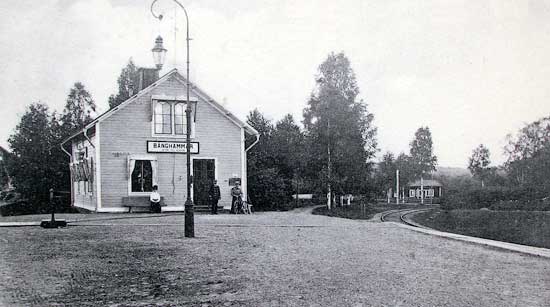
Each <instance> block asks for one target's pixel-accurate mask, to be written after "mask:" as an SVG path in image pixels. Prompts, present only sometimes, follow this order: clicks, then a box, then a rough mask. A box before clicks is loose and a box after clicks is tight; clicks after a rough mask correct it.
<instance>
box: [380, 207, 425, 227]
mask: <svg viewBox="0 0 550 307" xmlns="http://www.w3.org/2000/svg"><path fill="white" fill-rule="evenodd" d="M426 210H429V209H403V210H391V211H386V212H383V213H382V214H381V215H380V221H382V222H396V223H401V224H406V225H409V226H413V227H418V225H416V224H413V223H410V222H408V221H407V219H406V218H405V217H406V216H407V215H409V214H413V213H417V212H422V211H426Z"/></svg>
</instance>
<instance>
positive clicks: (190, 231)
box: [151, 0, 195, 238]
mask: <svg viewBox="0 0 550 307" xmlns="http://www.w3.org/2000/svg"><path fill="white" fill-rule="evenodd" d="M157 1H158V0H153V3H151V14H153V16H154V17H155V18H158V19H159V20H162V15H157V14H155V12H154V11H153V6H154V5H155V3H156V2H157ZM172 1H174V2H175V3H176V4H177V5H178V6H179V7H180V8H181V9H182V10H183V12H184V13H185V23H186V26H187V32H186V38H185V41H186V43H187V61H186V63H187V75H186V77H185V81H186V90H187V101H186V103H185V120H186V122H187V125H186V126H187V131H186V136H185V147H186V158H187V199H186V201H185V226H184V228H185V236H186V237H188V238H193V237H195V218H194V213H193V211H194V208H193V200H192V199H191V102H190V101H189V89H190V88H191V85H190V84H189V40H190V39H189V17H188V16H187V11H186V10H185V7H183V5H181V3H179V2H178V1H177V0H172ZM159 38H160V37H158V38H157V39H156V41H155V48H153V56H155V55H162V56H159V57H158V60H159V62H155V64H156V65H157V68H158V67H159V65H160V67H162V64H164V63H163V62H160V60H162V61H164V55H166V49H164V47H162V38H160V42H159ZM157 43H159V45H158V47H159V48H157ZM155 52H158V53H155ZM155 61H156V59H155Z"/></svg>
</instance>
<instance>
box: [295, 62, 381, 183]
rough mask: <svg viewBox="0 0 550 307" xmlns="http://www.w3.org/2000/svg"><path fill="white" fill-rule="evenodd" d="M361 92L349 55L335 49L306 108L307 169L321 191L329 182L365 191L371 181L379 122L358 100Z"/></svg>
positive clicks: (323, 66) (319, 74)
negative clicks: (369, 176)
mask: <svg viewBox="0 0 550 307" xmlns="http://www.w3.org/2000/svg"><path fill="white" fill-rule="evenodd" d="M358 94H359V88H358V86H357V82H356V79H355V74H354V72H353V70H352V68H351V65H350V62H349V60H348V58H347V57H346V56H345V55H344V54H343V53H338V54H334V53H331V54H329V56H328V58H327V59H326V60H325V61H324V62H323V63H322V64H321V65H320V66H319V73H318V75H317V78H316V88H315V89H314V91H313V93H312V95H311V97H310V99H309V101H308V105H307V106H306V108H305V109H304V112H303V116H304V121H303V122H304V128H305V134H306V138H307V140H306V143H307V148H308V167H307V168H308V170H309V172H308V174H307V175H308V176H309V177H310V178H314V179H315V180H316V181H317V186H318V189H319V190H321V191H324V192H326V190H325V188H324V187H325V186H326V184H327V183H329V182H330V184H331V186H332V187H333V190H334V191H336V192H339V193H359V192H360V191H362V190H363V189H364V187H365V186H366V179H367V177H368V173H369V165H368V163H367V161H368V160H369V159H371V158H372V157H373V156H374V154H375V152H376V138H375V136H376V128H374V126H373V123H372V121H373V118H374V116H373V115H372V114H371V113H369V112H368V111H367V105H366V104H365V103H364V102H363V101H361V100H357V96H358ZM329 161H330V162H329ZM329 171H330V176H329Z"/></svg>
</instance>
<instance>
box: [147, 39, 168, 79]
mask: <svg viewBox="0 0 550 307" xmlns="http://www.w3.org/2000/svg"><path fill="white" fill-rule="evenodd" d="M166 51H168V50H166V49H165V48H164V46H163V45H162V37H161V36H160V35H159V36H158V37H157V39H156V40H155V47H153V49H151V52H153V61H154V62H155V65H156V66H157V69H158V70H161V69H162V65H163V64H164V59H165V58H166Z"/></svg>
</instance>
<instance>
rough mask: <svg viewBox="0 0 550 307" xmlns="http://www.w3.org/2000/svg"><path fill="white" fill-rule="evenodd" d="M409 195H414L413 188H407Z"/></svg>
mask: <svg viewBox="0 0 550 307" xmlns="http://www.w3.org/2000/svg"><path fill="white" fill-rule="evenodd" d="M409 197H414V190H413V189H410V190H409Z"/></svg>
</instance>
